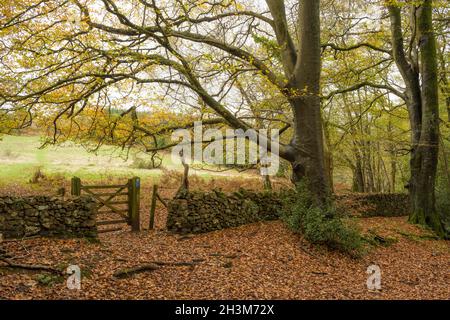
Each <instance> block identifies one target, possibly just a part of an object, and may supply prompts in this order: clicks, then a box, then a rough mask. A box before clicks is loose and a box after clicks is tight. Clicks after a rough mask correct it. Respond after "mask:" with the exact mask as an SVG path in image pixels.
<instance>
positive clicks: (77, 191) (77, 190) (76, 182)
mask: <svg viewBox="0 0 450 320" xmlns="http://www.w3.org/2000/svg"><path fill="white" fill-rule="evenodd" d="M71 194H72V196H76V197H79V196H80V195H81V179H80V178H78V177H73V178H72V184H71Z"/></svg>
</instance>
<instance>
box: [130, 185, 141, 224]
mask: <svg viewBox="0 0 450 320" xmlns="http://www.w3.org/2000/svg"><path fill="white" fill-rule="evenodd" d="M140 189H141V180H140V179H139V178H138V177H134V178H132V179H130V180H128V218H129V220H130V223H131V230H132V231H140V229H141V222H140V216H139V194H140Z"/></svg>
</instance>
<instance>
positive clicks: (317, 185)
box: [290, 0, 330, 204]
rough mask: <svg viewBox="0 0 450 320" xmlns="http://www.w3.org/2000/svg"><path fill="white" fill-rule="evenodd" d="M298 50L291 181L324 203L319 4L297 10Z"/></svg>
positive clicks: (313, 0)
mask: <svg viewBox="0 0 450 320" xmlns="http://www.w3.org/2000/svg"><path fill="white" fill-rule="evenodd" d="M298 20H299V26H298V27H299V35H298V38H299V46H300V47H299V50H298V59H297V65H296V68H295V72H294V74H293V77H292V78H291V81H290V86H291V90H294V91H296V92H295V93H296V96H295V97H294V98H292V99H291V100H290V103H291V106H292V109H293V111H294V119H295V120H294V136H293V139H292V142H291V145H292V146H293V147H294V148H295V149H296V150H298V151H297V152H296V154H295V157H294V161H292V169H293V180H294V182H296V183H298V182H300V181H302V180H305V179H306V181H307V183H308V185H309V189H310V191H311V192H312V194H313V195H314V196H315V198H316V200H317V201H318V202H319V203H321V204H323V203H325V202H326V200H327V198H328V196H329V193H330V188H329V181H328V178H327V174H326V170H325V156H324V155H325V154H324V141H323V132H322V130H323V128H322V116H321V103H320V73H321V51H320V50H321V47H320V1H318V0H303V1H300V7H299V19H298Z"/></svg>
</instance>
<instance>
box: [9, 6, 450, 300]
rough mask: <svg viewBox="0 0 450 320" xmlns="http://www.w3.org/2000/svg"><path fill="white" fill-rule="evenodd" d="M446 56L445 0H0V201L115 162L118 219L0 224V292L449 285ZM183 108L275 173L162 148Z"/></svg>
mask: <svg viewBox="0 0 450 320" xmlns="http://www.w3.org/2000/svg"><path fill="white" fill-rule="evenodd" d="M449 57H450V3H449V2H448V1H446V0H351V1H350V0H320V1H319V0H258V1H250V0H120V1H119V0H15V1H9V0H0V139H1V140H0V148H1V149H0V171H3V173H1V172H0V179H1V180H0V218H2V214H3V212H5V218H4V219H5V221H6V219H10V218H7V217H6V215H9V214H10V211H11V210H13V209H2V208H3V207H2V205H4V208H7V207H8V206H9V205H10V203H9V202H8V201H9V198H10V197H40V196H48V197H59V198H61V199H62V200H61V201H65V200H66V199H67V198H71V197H72V198H73V197H77V196H80V194H81V192H82V191H83V190H84V191H85V189H87V190H89V184H90V185H91V186H93V185H105V184H114V185H117V186H118V187H120V185H122V184H123V181H125V180H124V179H129V180H128V184H127V188H128V195H127V197H128V198H127V199H128V200H127V201H128V202H125V203H126V205H127V206H128V214H129V215H128V216H127V217H125V220H127V219H129V220H127V221H128V225H127V226H124V227H123V228H117V229H111V230H109V229H108V230H107V229H103V228H101V227H100V225H102V224H103V222H100V223H99V221H100V220H97V225H98V226H99V228H98V231H99V234H98V237H95V239H91V238H89V237H86V238H66V237H62V238H61V237H57V238H53V237H47V236H44V237H41V236H36V235H33V236H30V237H29V235H28V234H24V235H23V236H20V237H16V239H5V240H4V241H3V242H0V299H29V298H38V299H448V298H449V297H450V273H449V270H450V242H449V240H450V82H449V81H450V80H449V73H450V59H449ZM199 122H201V124H202V126H203V129H204V130H208V129H218V130H219V132H223V133H225V132H228V131H227V130H229V129H233V130H242V131H246V130H254V131H255V132H258V133H261V132H267V131H274V130H277V132H278V134H277V136H276V137H275V138H274V137H273V136H272V137H271V138H268V139H267V140H266V141H264V145H267V146H270V147H273V146H275V145H276V148H277V151H278V155H277V157H278V158H277V159H279V168H278V170H277V172H276V174H275V175H273V176H269V175H261V172H262V171H261V170H260V169H261V168H264V166H265V164H264V163H263V161H262V160H261V159H260V160H258V161H257V162H256V163H251V162H249V161H247V162H246V163H243V164H242V163H237V162H233V163H228V162H224V164H214V165H211V164H208V163H205V161H202V160H200V161H194V162H188V163H187V162H186V160H185V159H184V158H183V154H180V156H181V163H179V164H174V163H172V161H170V160H168V159H169V158H170V157H171V154H170V152H171V150H173V148H174V147H175V146H176V145H177V144H178V143H179V141H174V139H173V134H174V132H176V131H177V130H180V129H184V130H188V132H190V133H192V134H193V135H194V134H195V130H196V129H195V126H196V124H197V123H199ZM35 138H36V139H35ZM246 138H247V140H246V142H245V143H246V145H245V146H246V147H247V148H248V150H247V149H246V151H245V152H244V153H245V154H248V153H250V151H249V150H250V145H251V144H255V145H258V143H259V144H261V143H262V142H261V140H260V139H261V138H260V139H257V138H256V135H255V136H252V135H249V136H247V137H246ZM32 139H35V140H32ZM223 139H224V140H227V141H229V140H233V141H234V137H233V138H227V136H226V135H225V137H224V138H223ZM10 141H11V142H10ZM31 141H35V142H36V143H35V142H33V143H31ZM37 141H38V143H37ZM213 142H217V139H204V140H202V141H200V142H199V143H197V144H199V145H200V146H199V147H200V148H201V150H202V149H203V150H204V149H206V148H208V145H210V144H212V143H213ZM192 147H193V148H196V146H194V145H193V146H192ZM46 150H55V151H51V152H54V158H51V157H50V153H49V152H50V151H46ZM104 150H109V155H110V158H109V159H107V160H105V159H103V158H102V159H103V160H99V159H101V157H103V156H102V154H103V152H105V151H104ZM226 151H227V152H226V153H230V152H229V150H226ZM32 152H33V153H32ZM231 153H232V154H233V155H232V159H236V158H237V157H236V156H237V155H238V151H231ZM30 154H31V155H30ZM35 154H36V155H35ZM43 154H45V155H46V156H40V155H43ZM52 154H53V153H52ZM228 156H229V154H226V155H225V156H224V157H228ZM27 157H28V158H27ZM39 157H42V158H39ZM29 158H30V159H31V158H32V161H31V160H29ZM35 158H36V159H37V160H35ZM104 158H105V157H104ZM27 159H28V160H27ZM92 159H97V160H95V161H97V162H95V163H94V162H92V163H90V162H89V161H91V160H92ZM30 161H31V162H30ZM36 161H37V162H36ZM92 161H94V160H92ZM233 161H234V160H233ZM29 162H30V163H32V164H30V166H29V167H28V163H29ZM36 163H38V164H36ZM130 163H131V164H130ZM129 164H130V168H131V169H130V170H128V169H125V168H127V167H128V165H129ZM63 165H64V166H63ZM51 168H57V169H51ZM82 170H85V171H82ZM120 170H122V171H120ZM123 170H128V171H123ZM133 170H134V171H133ZM83 172H84V173H83ZM85 172H89V174H86V173H85ZM99 172H102V173H101V174H99ZM133 176H138V177H141V179H140V180H139V179H137V178H133V179H134V180H133V179H131V178H132V177H133ZM74 177H75V178H74ZM78 177H81V179H80V178H78ZM136 179H137V180H136ZM77 181H78V182H77ZM125 182H126V181H125ZM132 183H134V187H131V185H132ZM83 186H84V187H83ZM86 186H87V187H86ZM123 188H125V187H122V189H120V190H122V191H120V190H119V191H117V193H120V192H123ZM133 188H134V189H133ZM77 190H78V191H77ZM136 190H140V191H136ZM133 192H134V193H133ZM69 194H70V195H69ZM90 195H92V196H93V197H94V198H95V199H94V200H96V201H98V202H99V204H100V207H102V206H103V207H108V208H111V206H112V205H113V204H114V203H112V202H108V201H110V198H108V200H105V198H103V199H99V198H98V197H96V196H95V194H94V193H92V192H90ZM132 197H135V198H134V199H138V200H135V202H133V200H130V199H132ZM2 199H3V200H2ZM255 199H257V200H255ZM2 201H3V202H2ZM39 201H41V200H39ZM139 201H140V208H139V205H137V204H136V203H139ZM241 202H242V203H241ZM249 203H250V204H249ZM217 207H218V209H217ZM8 208H12V207H8ZM136 208H137V209H136ZM237 208H238V209H237ZM258 208H259V209H258ZM2 210H4V211H2ZM8 210H10V211H8ZM23 210H25V209H23ZM111 210H112V211H113V213H118V212H117V211H118V210H117V209H114V208H111ZM177 210H179V211H177ZM258 210H259V211H258ZM19 211H20V210H19ZM99 212H100V211H99ZM136 212H137V213H136ZM261 212H262V213H261ZM99 214H100V213H99ZM31 215H32V214H31ZM257 215H259V216H258V218H255V216H257ZM261 215H262V216H263V217H262V216H261ZM19 216H20V214H19ZM8 217H9V216H8ZM136 217H137V218H136ZM210 217H212V218H210ZM230 217H237V218H233V219H236V222H235V220H233V221H232V220H231V218H230ZM11 219H12V218H11ZM108 219H109V220H108V221H110V222H111V221H115V220H114V219H117V218H108ZM208 219H210V220H208ZM219 220H220V221H219ZM186 221H189V223H192V228H191V225H185V224H183V223H187V222H186ZM230 221H232V222H230ZM0 222H2V220H1V219H0ZM195 223H197V225H195ZM19 224H20V223H19ZM94 224H95V223H94ZM0 226H1V223H0ZM174 226H175V227H174ZM130 228H131V229H130ZM0 230H1V229H0ZM5 230H6V229H5ZM105 230H106V231H105ZM103 231H104V232H103ZM135 231H139V232H135ZM174 231H177V232H174ZM178 231H179V232H178ZM74 264H75V265H79V266H80V267H81V274H82V276H83V278H82V279H83V280H82V289H81V290H68V289H67V287H66V282H65V278H66V277H67V275H66V274H65V273H64V272H65V271H64V270H65V268H66V267H67V266H68V265H74ZM371 265H377V268H380V269H381V272H382V280H381V287H379V286H376V288H375V289H373V288H369V283H368V282H366V280H367V277H368V271H367V270H369V269H368V266H371ZM366 271H367V272H366ZM366 283H367V286H366ZM381 288H382V289H381Z"/></svg>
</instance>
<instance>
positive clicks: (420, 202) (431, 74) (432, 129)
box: [410, 0, 444, 236]
mask: <svg viewBox="0 0 450 320" xmlns="http://www.w3.org/2000/svg"><path fill="white" fill-rule="evenodd" d="M417 19H418V21H417V22H418V23H417V25H418V34H417V36H418V44H419V52H420V64H421V74H422V100H421V101H422V126H421V129H422V130H421V134H420V140H419V144H418V145H417V147H416V149H415V152H414V156H413V158H412V159H411V180H412V183H411V188H410V192H411V200H412V209H413V212H412V215H411V216H410V221H411V222H413V223H420V224H424V225H428V226H430V227H431V228H433V230H435V231H436V233H437V234H438V235H440V236H443V235H444V231H443V227H442V224H441V221H440V219H439V216H438V214H437V212H436V208H435V193H434V189H435V180H436V171H437V161H438V156H439V99H438V90H439V89H438V71H437V70H438V69H437V56H436V40H435V37H434V33H433V24H432V1H431V0H426V1H424V3H423V5H422V6H421V7H420V8H419V9H418V17H417Z"/></svg>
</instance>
